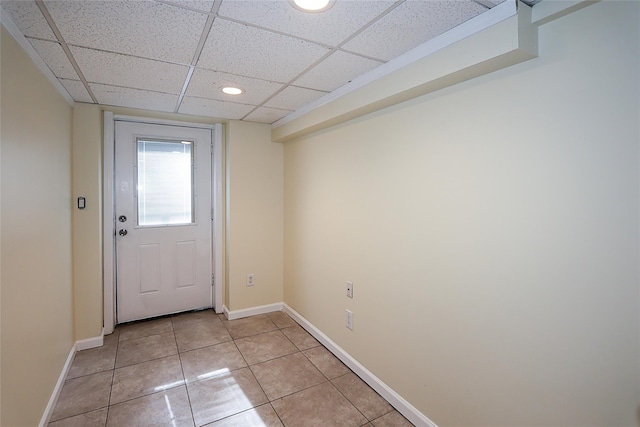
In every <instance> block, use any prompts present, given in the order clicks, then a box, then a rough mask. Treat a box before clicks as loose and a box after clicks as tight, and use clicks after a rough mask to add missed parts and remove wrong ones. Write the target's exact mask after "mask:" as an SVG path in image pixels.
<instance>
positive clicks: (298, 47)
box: [197, 19, 329, 83]
mask: <svg viewBox="0 0 640 427" xmlns="http://www.w3.org/2000/svg"><path fill="white" fill-rule="evenodd" d="M327 52H329V50H328V49H326V48H324V47H321V46H318V45H316V44H313V43H308V42H305V41H302V40H299V39H295V38H292V37H288V36H283V35H280V34H276V33H272V32H270V31H263V30H259V29H257V28H253V27H249V26H246V25H242V24H237V23H234V22H230V21H225V20H223V19H216V20H215V21H214V23H213V27H212V29H211V33H210V34H209V38H208V39H207V42H206V43H205V45H204V49H203V50H202V55H200V60H199V61H198V64H197V65H198V67H200V68H208V69H211V70H215V71H222V72H227V73H231V74H239V75H242V76H247V77H255V78H259V79H264V80H272V81H277V82H281V83H285V82H288V81H290V80H291V79H293V78H294V77H295V76H297V75H298V74H300V73H301V72H302V71H303V70H304V69H306V68H307V67H309V66H310V65H311V64H313V63H314V62H315V61H317V60H318V59H320V58H321V57H322V56H323V55H325V54H326V53H327Z"/></svg>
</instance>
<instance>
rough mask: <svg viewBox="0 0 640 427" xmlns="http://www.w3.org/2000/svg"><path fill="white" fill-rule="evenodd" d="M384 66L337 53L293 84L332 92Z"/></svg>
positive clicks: (351, 55) (359, 57) (365, 59)
mask: <svg viewBox="0 0 640 427" xmlns="http://www.w3.org/2000/svg"><path fill="white" fill-rule="evenodd" d="M382 64H383V63H382V62H379V61H373V60H371V59H367V58H363V57H361V56H357V55H353V54H350V53H346V52H342V51H336V52H334V53H332V54H331V56H329V57H328V58H326V59H325V60H323V61H322V62H321V63H320V64H318V65H316V66H315V67H313V68H312V69H311V70H309V71H308V72H306V73H305V74H303V75H302V76H301V77H300V78H299V79H297V80H296V81H294V82H293V84H294V85H297V86H303V87H308V88H310V89H318V90H325V91H332V90H334V89H337V88H339V87H340V86H342V85H344V84H346V83H349V82H350V81H351V80H353V79H354V78H356V77H358V76H360V75H362V74H364V73H366V72H368V71H371V70H373V69H374V68H376V67H378V66H380V65H382Z"/></svg>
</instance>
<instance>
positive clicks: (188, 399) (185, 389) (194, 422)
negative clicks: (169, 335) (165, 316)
mask: <svg viewBox="0 0 640 427" xmlns="http://www.w3.org/2000/svg"><path fill="white" fill-rule="evenodd" d="M174 318H175V317H171V330H172V331H173V339H174V341H175V343H176V350H177V351H178V363H180V371H181V372H182V380H183V381H184V384H183V385H184V391H185V392H186V393H187V402H189V412H190V413H191V421H193V425H194V426H195V425H196V416H195V414H194V413H193V405H192V404H191V395H190V394H189V387H188V386H187V376H186V375H185V373H184V365H183V364H182V357H181V356H180V355H181V353H180V348H179V347H178V338H177V337H176V328H175V327H174V324H173V319H174ZM184 353H186V352H184ZM176 388H177V387H176Z"/></svg>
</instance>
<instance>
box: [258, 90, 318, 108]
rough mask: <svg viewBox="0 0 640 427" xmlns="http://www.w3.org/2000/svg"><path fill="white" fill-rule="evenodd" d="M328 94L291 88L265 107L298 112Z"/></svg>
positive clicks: (275, 97)
mask: <svg viewBox="0 0 640 427" xmlns="http://www.w3.org/2000/svg"><path fill="white" fill-rule="evenodd" d="M326 94H327V93H326V92H320V91H318V90H311V89H303V88H301V87H294V86H289V87H287V88H286V89H285V90H283V91H282V92H280V93H279V94H277V95H276V96H274V97H273V98H272V99H270V100H269V102H267V103H266V104H264V105H265V107H274V108H282V109H285V110H296V109H298V108H300V107H302V106H303V105H306V104H308V103H310V102H311V101H315V100H316V99H318V98H320V97H321V96H324V95H326Z"/></svg>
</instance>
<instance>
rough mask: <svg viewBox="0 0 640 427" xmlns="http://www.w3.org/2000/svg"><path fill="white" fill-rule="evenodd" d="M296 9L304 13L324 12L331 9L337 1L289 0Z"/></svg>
mask: <svg viewBox="0 0 640 427" xmlns="http://www.w3.org/2000/svg"><path fill="white" fill-rule="evenodd" d="M289 2H290V3H291V4H292V5H293V6H294V7H295V8H296V9H299V10H301V11H303V12H314V13H317V12H324V11H325V10H329V9H331V6H333V3H335V0H289Z"/></svg>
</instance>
